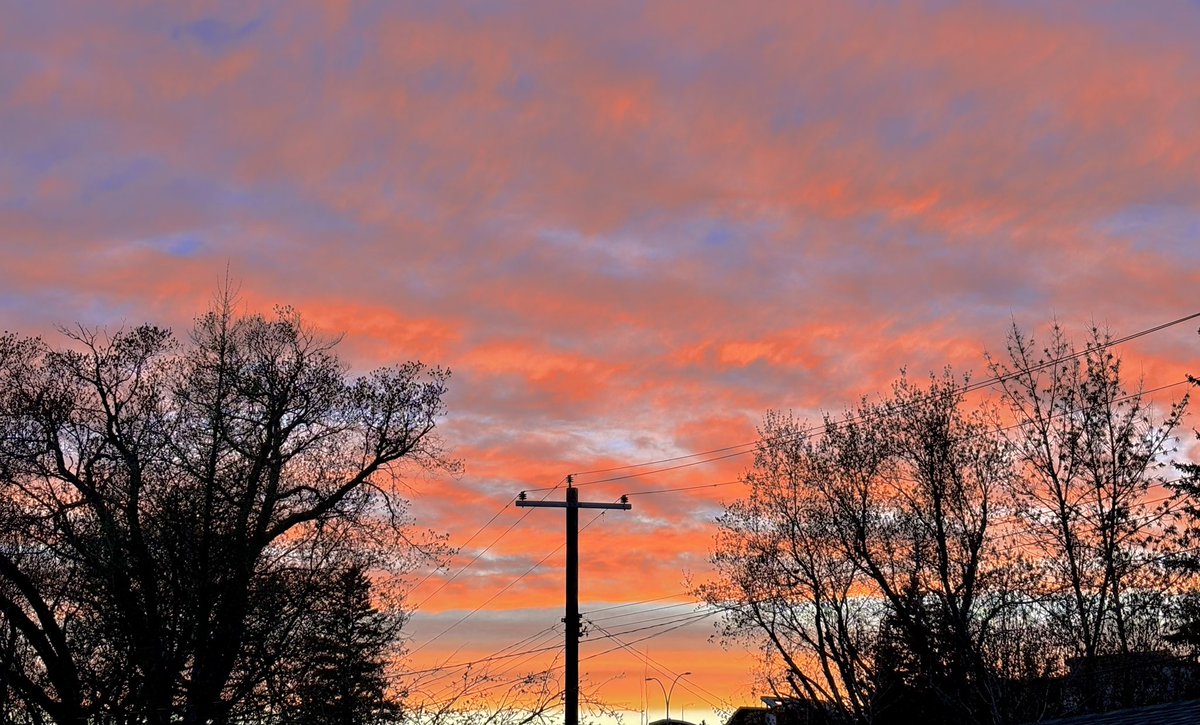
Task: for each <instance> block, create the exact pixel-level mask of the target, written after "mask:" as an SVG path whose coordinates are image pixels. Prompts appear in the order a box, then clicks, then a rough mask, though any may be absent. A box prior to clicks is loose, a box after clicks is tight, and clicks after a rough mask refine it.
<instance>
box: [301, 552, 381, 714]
mask: <svg viewBox="0 0 1200 725" xmlns="http://www.w3.org/2000/svg"><path fill="white" fill-rule="evenodd" d="M401 624H402V620H401V619H400V618H398V617H395V616H392V615H389V614H387V613H384V612H380V611H379V610H378V609H376V608H375V607H374V606H373V605H372V604H371V581H370V579H369V578H368V577H367V575H366V571H365V570H364V568H363V566H361V565H358V564H354V565H350V566H348V567H346V568H344V569H342V570H341V571H340V572H338V573H337V574H336V575H334V577H333V579H332V580H331V581H330V583H329V591H328V594H327V596H326V598H325V601H324V602H323V603H322V604H321V605H319V606H318V607H317V609H316V611H314V612H313V616H312V620H311V621H310V622H309V623H308V626H307V627H306V628H305V631H303V632H301V633H299V636H300V638H301V646H302V648H303V650H305V652H304V655H305V656H304V657H303V658H302V659H303V661H304V662H305V663H306V664H307V667H308V669H307V671H306V672H304V673H302V674H301V677H300V680H299V682H297V685H298V688H297V693H296V694H297V701H298V704H297V712H296V713H295V717H294V718H290V719H291V720H292V721H293V722H296V723H298V725H365V724H367V723H383V722H392V721H395V720H396V719H398V715H399V706H398V704H397V703H396V702H395V700H393V699H391V698H390V697H389V696H388V693H387V664H388V655H389V652H390V651H391V650H392V648H393V645H394V643H395V641H396V635H397V633H398V630H399V628H400V625H401Z"/></svg>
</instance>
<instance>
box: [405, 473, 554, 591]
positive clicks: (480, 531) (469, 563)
mask: <svg viewBox="0 0 1200 725" xmlns="http://www.w3.org/2000/svg"><path fill="white" fill-rule="evenodd" d="M565 480H566V478H565V477H564V478H563V481H565ZM561 485H562V481H560V482H559V484H558V486H561ZM558 486H555V487H554V488H551V489H549V490H547V491H546V493H545V495H543V496H542V498H541V500H543V501H545V500H546V498H548V497H549V496H550V494H551V493H553V492H554V489H555V488H558ZM513 501H516V497H513V498H511V499H509V500H508V501H507V502H505V504H504V506H503V507H501V509H500V510H499V511H497V512H496V513H495V514H493V515H492V518H490V519H488V522H487V523H486V524H484V525H483V526H480V527H479V529H478V530H476V531H475V533H474V534H471V537H470V538H469V539H467V540H466V542H464V543H463V547H464V548H465V547H466V546H467V545H468V544H470V543H471V542H472V541H474V540H475V538H476V537H477V536H479V535H480V534H481V533H483V530H484V529H486V528H487V527H489V526H491V525H492V522H494V521H495V520H496V519H498V518H500V515H501V514H502V513H504V512H505V511H507V510H508V507H509V505H510V504H512V502H513ZM530 513H531V512H530V511H526V512H525V513H524V514H522V515H521V516H520V518H518V519H517V520H516V521H514V522H513V523H512V524H510V525H509V527H508V528H507V529H505V530H504V533H502V534H500V535H499V536H497V537H496V538H495V539H493V540H492V543H490V544H488V545H487V546H485V547H484V548H483V549H481V550H480V551H479V552H478V553H477V554H475V556H474V557H472V559H471V560H470V561H468V562H467V563H466V564H463V565H462V567H460V568H459V570H458V571H456V572H455V573H454V575H453V576H451V577H450V578H449V579H447V580H446V581H444V582H442V583H441V585H440V586H438V588H437V589H434V590H433V591H432V592H430V593H429V594H427V595H426V596H425V598H424V599H422V600H421V601H420V602H418V603H417V604H416V605H414V606H413V611H416V610H418V609H420V608H421V606H422V605H424V604H425V603H426V602H428V601H429V600H430V599H432V598H433V597H434V595H436V594H437V593H438V592H440V591H442V590H443V589H445V588H446V586H447V585H449V584H450V583H451V582H453V581H454V580H455V579H457V578H458V577H459V575H460V574H462V573H463V572H464V571H466V570H467V569H468V568H470V566H471V565H472V564H474V563H475V562H477V561H479V559H480V557H482V556H483V555H484V554H486V553H487V552H488V551H490V550H491V549H492V547H493V546H495V545H496V544H498V543H499V542H500V540H501V539H503V538H504V537H505V536H508V534H509V533H510V532H512V530H513V529H515V528H516V527H517V524H520V523H521V522H522V521H524V520H525V517H526V516H528V515H529V514H530ZM433 573H434V572H432V571H431V572H429V573H428V574H426V575H425V578H424V579H422V580H421V581H419V582H417V585H416V586H414V587H413V590H414V591H415V590H416V589H417V587H420V586H421V585H422V584H424V583H425V582H426V581H428V580H429V577H431V576H433Z"/></svg>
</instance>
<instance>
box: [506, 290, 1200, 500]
mask: <svg viewBox="0 0 1200 725" xmlns="http://www.w3.org/2000/svg"><path fill="white" fill-rule="evenodd" d="M1198 317H1200V312H1195V313H1192V314H1190V315H1187V316H1184V317H1180V318H1178V319H1175V320H1171V321H1169V322H1164V323H1161V324H1158V325H1154V326H1153V327H1148V328H1146V329H1143V330H1139V331H1137V332H1134V333H1131V334H1129V335H1125V336H1124V337H1119V338H1116V339H1113V340H1109V341H1108V342H1105V343H1103V344H1100V345H1092V346H1088V347H1085V348H1084V349H1083V350H1078V351H1076V352H1073V353H1070V354H1068V355H1064V356H1062V357H1058V358H1053V359H1051V360H1046V361H1043V362H1041V363H1038V364H1035V365H1031V366H1029V367H1027V368H1020V369H1018V370H1012V371H1010V372H1008V373H1004V374H1001V375H994V376H992V377H989V378H986V379H984V380H980V381H978V382H974V383H967V384H965V385H960V386H955V387H953V388H951V389H950V390H947V391H946V392H945V393H944V394H964V393H969V392H974V391H976V390H981V389H983V388H987V387H991V386H993V385H995V384H997V383H1001V382H1004V381H1007V380H1011V379H1013V378H1015V377H1017V376H1019V375H1026V374H1029V373H1032V372H1037V371H1039V370H1044V369H1045V368H1048V367H1052V366H1054V365H1058V364H1060V363H1063V362H1067V361H1070V360H1073V359H1076V358H1080V357H1083V356H1085V355H1088V354H1091V353H1094V352H1096V351H1098V350H1105V349H1108V348H1110V347H1116V346H1118V345H1122V344H1124V343H1127V342H1131V341H1133V340H1136V339H1138V338H1140V337H1145V336H1146V335H1151V334H1153V333H1155V332H1160V331H1162V330H1165V329H1167V328H1170V327H1174V326H1176V325H1180V324H1182V323H1184V322H1187V321H1189V320H1193V319H1196V318H1198ZM862 420H863V417H862V416H848V417H846V418H844V419H843V420H841V421H838V422H831V423H833V424H834V425H846V424H849V423H852V422H861V421H862ZM828 425H829V424H828V423H827V424H822V425H819V426H818V425H814V426H810V427H809V428H807V429H803V430H800V431H796V432H794V433H790V434H788V435H787V436H785V437H788V438H791V437H797V436H801V435H807V434H811V433H818V432H820V431H822V430H825V429H826V428H827V427H828ZM764 442H769V441H761V440H756V441H751V442H747V443H739V444H736V445H731V446H723V447H721V448H713V449H710V450H707V451H698V452H695V453H688V454H683V455H678V456H672V457H669V458H660V459H657V460H651V461H643V462H640V463H630V464H627V465H623V466H613V467H609V468H601V469H593V470H590V471H580V472H578V473H575V474H573V475H575V476H583V475H590V474H596V473H610V472H614V471H623V470H628V469H631V468H645V467H648V466H657V465H660V464H664V463H674V462H675V461H682V460H686V459H690V458H699V457H701V456H712V457H711V458H705V459H703V460H699V461H688V462H686V463H682V464H678V465H673V466H665V467H662V468H656V469H654V470H650V471H642V472H639V473H629V474H624V475H620V476H610V477H607V478H601V479H597V480H594V481H584V482H580V483H576V484H575V485H576V486H590V485H594V484H598V483H609V482H612V481H620V480H626V479H630V478H640V477H642V476H650V475H654V474H656V473H664V472H666V471H674V470H678V469H681V468H688V467H690V466H698V465H702V464H705V463H713V462H716V461H721V460H725V459H727V458H733V457H735V456H742V455H745V454H747V453H751V452H753V451H754V450H755V448H756V447H757V446H758V445H760V444H761V443H764ZM741 449H746V450H741ZM718 453H721V454H723V455H715V454H718ZM526 490H527V491H529V492H531V493H532V492H534V491H540V490H543V489H526Z"/></svg>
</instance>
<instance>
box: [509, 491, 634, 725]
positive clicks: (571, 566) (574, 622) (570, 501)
mask: <svg viewBox="0 0 1200 725" xmlns="http://www.w3.org/2000/svg"><path fill="white" fill-rule="evenodd" d="M517 506H521V507H525V508H560V509H566V511H565V512H564V513H566V519H567V587H566V590H567V591H566V594H567V602H566V604H567V606H566V616H564V617H563V622H564V623H565V624H566V627H565V629H566V642H565V649H566V653H565V654H566V656H565V658H564V660H565V661H564V662H563V665H564V668H565V669H566V672H565V678H564V679H565V680H566V681H565V682H564V683H563V685H564V690H565V691H564V692H563V699H564V700H565V701H566V702H565V703H564V705H565V706H566V707H565V709H566V725H579V622H580V619H579V509H619V510H622V511H628V510H629V509H631V508H633V506H632V505H631V504H630V503H629V498H628V497H627V496H622V497H621V500H620V502H619V503H599V502H593V501H580V500H579V489H578V488H575V487H574V486H572V485H571V477H570V476H568V477H567V500H566V501H530V500H528V499H526V498H525V492H524V491H522V492H521V493H520V495H518V496H517Z"/></svg>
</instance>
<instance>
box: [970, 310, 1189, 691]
mask: <svg viewBox="0 0 1200 725" xmlns="http://www.w3.org/2000/svg"><path fill="white" fill-rule="evenodd" d="M1110 341H1111V338H1110V337H1109V336H1108V335H1107V334H1106V333H1103V332H1101V331H1100V330H1098V329H1093V330H1092V331H1091V333H1090V337H1089V339H1088V341H1087V344H1086V345H1085V347H1084V348H1083V349H1077V348H1076V347H1075V346H1074V345H1073V344H1072V343H1071V341H1070V340H1069V339H1068V338H1067V336H1066V334H1065V333H1064V332H1063V330H1062V329H1061V328H1060V327H1059V326H1058V325H1054V326H1053V327H1052V329H1051V331H1050V336H1049V343H1048V344H1047V345H1045V347H1043V348H1042V349H1040V350H1039V349H1038V348H1037V346H1036V345H1035V343H1034V340H1033V339H1032V338H1031V337H1029V336H1027V335H1025V334H1024V333H1022V332H1021V331H1020V330H1019V329H1017V328H1016V327H1015V326H1014V327H1013V328H1012V330H1011V331H1010V333H1009V337H1008V359H1007V360H1006V361H998V360H991V361H990V362H991V369H992V372H993V373H994V374H995V375H996V376H997V377H998V378H999V379H1000V385H1001V389H1002V397H1003V401H1004V403H1005V404H1006V406H1007V408H1008V410H1009V412H1010V413H1011V414H1012V416H1013V418H1014V420H1015V425H1014V426H1013V427H1011V428H1010V429H1009V430H1008V432H1007V435H1008V437H1009V439H1010V440H1011V442H1012V444H1013V445H1014V446H1015V448H1016V449H1017V450H1018V451H1019V453H1020V458H1021V462H1022V468H1021V475H1020V476H1019V477H1018V478H1017V479H1015V480H1016V482H1017V489H1016V492H1017V495H1018V496H1019V498H1020V499H1021V501H1022V504H1023V508H1022V514H1023V523H1024V530H1025V531H1026V532H1027V534H1028V536H1027V540H1026V541H1025V542H1024V543H1025V544H1026V545H1027V546H1029V547H1030V548H1033V549H1036V550H1037V551H1040V552H1042V553H1043V555H1042V556H1041V557H1039V558H1038V560H1037V565H1038V567H1039V568H1040V570H1041V572H1042V587H1041V589H1040V590H1039V591H1037V592H1032V594H1035V595H1036V599H1037V601H1038V602H1039V605H1040V608H1041V610H1042V611H1043V612H1044V613H1045V615H1046V616H1047V617H1048V618H1049V620H1050V621H1051V622H1052V623H1054V624H1055V629H1056V631H1055V633H1054V637H1053V638H1052V640H1057V641H1058V642H1060V643H1062V644H1063V645H1064V646H1065V653H1064V655H1063V660H1064V663H1065V660H1066V659H1075V660H1076V661H1077V662H1079V663H1080V665H1081V667H1082V669H1083V670H1085V671H1089V670H1090V669H1092V668H1093V667H1094V665H1095V663H1096V662H1097V661H1098V658H1099V657H1100V656H1102V655H1105V654H1108V653H1125V654H1128V653H1130V652H1132V651H1136V650H1144V649H1148V648H1153V647H1155V646H1161V645H1162V640H1161V637H1160V632H1159V629H1160V627H1159V622H1160V619H1161V617H1162V615H1163V611H1162V606H1161V605H1162V597H1160V596H1155V595H1153V592H1162V591H1165V590H1166V588H1167V585H1166V583H1165V579H1166V577H1167V574H1166V569H1165V567H1164V565H1163V564H1164V560H1165V556H1164V551H1165V548H1164V547H1169V542H1168V541H1166V540H1165V539H1164V538H1163V536H1162V534H1163V531H1164V528H1165V527H1164V519H1165V517H1166V515H1167V512H1168V509H1169V506H1170V504H1169V502H1166V501H1163V502H1161V503H1160V504H1159V505H1158V506H1154V505H1152V504H1150V503H1147V493H1148V491H1149V490H1150V489H1151V488H1152V487H1154V486H1160V485H1163V484H1165V483H1166V481H1165V477H1164V476H1163V475H1162V470H1163V468H1164V466H1165V458H1166V456H1167V455H1169V454H1170V453H1171V452H1172V450H1173V446H1174V442H1175V438H1174V435H1175V433H1174V432H1175V428H1176V426H1177V425H1178V423H1179V421H1180V418H1181V416H1182V414H1183V411H1184V407H1185V405H1186V402H1187V399H1186V397H1185V398H1184V399H1183V400H1182V401H1179V402H1177V403H1175V404H1173V405H1171V406H1169V407H1168V408H1166V409H1165V410H1163V411H1162V412H1160V411H1159V410H1158V409H1156V408H1155V406H1154V405H1153V404H1152V402H1151V401H1150V400H1149V398H1148V397H1147V396H1145V395H1144V394H1143V393H1142V391H1141V386H1140V385H1138V386H1135V387H1130V385H1129V384H1128V383H1127V381H1126V379H1125V375H1124V372H1123V368H1122V364H1121V360H1120V358H1119V357H1118V356H1117V355H1116V354H1115V353H1114V352H1113V351H1112V349H1111V348H1110V347H1109V342H1110ZM1148 590H1149V593H1148Z"/></svg>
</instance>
